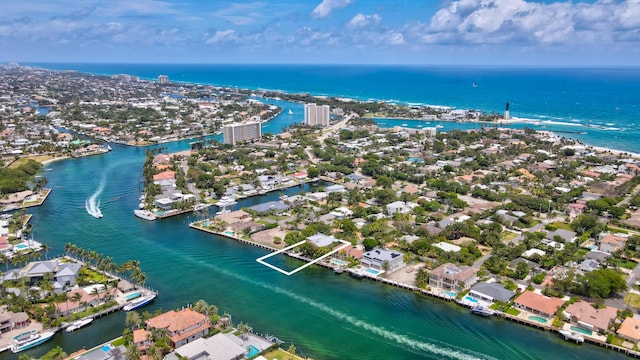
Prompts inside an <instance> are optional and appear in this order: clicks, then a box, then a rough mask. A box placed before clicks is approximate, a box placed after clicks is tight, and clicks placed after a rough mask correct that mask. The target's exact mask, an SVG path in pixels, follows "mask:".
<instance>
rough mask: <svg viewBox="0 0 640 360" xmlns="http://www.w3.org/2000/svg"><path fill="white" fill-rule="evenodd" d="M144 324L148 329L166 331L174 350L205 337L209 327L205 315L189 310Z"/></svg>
mask: <svg viewBox="0 0 640 360" xmlns="http://www.w3.org/2000/svg"><path fill="white" fill-rule="evenodd" d="M146 324H147V328H148V329H155V330H160V331H166V336H167V338H169V340H170V341H171V347H172V348H174V349H175V348H177V347H180V346H182V345H184V344H187V343H189V342H192V341H194V340H196V339H199V338H201V337H202V336H204V335H206V334H207V333H208V332H209V328H210V326H211V325H210V324H209V319H208V318H207V317H206V316H205V315H203V314H200V313H197V312H195V311H193V310H191V309H189V308H187V309H182V310H180V311H175V310H171V311H168V312H166V313H164V314H160V315H158V316H154V317H152V318H151V319H149V320H147V321H146Z"/></svg>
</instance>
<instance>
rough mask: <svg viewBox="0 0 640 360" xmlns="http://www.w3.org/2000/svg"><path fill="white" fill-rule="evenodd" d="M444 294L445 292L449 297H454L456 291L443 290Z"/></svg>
mask: <svg viewBox="0 0 640 360" xmlns="http://www.w3.org/2000/svg"><path fill="white" fill-rule="evenodd" d="M444 294H445V295H449V296H451V297H456V296H458V293H455V292H453V291H445V292H444Z"/></svg>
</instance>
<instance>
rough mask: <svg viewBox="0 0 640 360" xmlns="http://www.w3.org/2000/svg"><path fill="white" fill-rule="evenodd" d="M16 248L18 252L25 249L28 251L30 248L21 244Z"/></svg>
mask: <svg viewBox="0 0 640 360" xmlns="http://www.w3.org/2000/svg"><path fill="white" fill-rule="evenodd" d="M15 248H16V249H18V250H24V249H28V248H29V246H27V245H26V244H23V243H20V244H18V245H16V246H15Z"/></svg>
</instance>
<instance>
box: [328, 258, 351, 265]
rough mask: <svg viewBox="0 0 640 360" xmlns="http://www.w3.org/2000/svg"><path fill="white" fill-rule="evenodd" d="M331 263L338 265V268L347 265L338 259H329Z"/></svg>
mask: <svg viewBox="0 0 640 360" xmlns="http://www.w3.org/2000/svg"><path fill="white" fill-rule="evenodd" d="M331 263H333V264H335V265H338V266H345V265H347V262H346V261H342V260H340V259H331Z"/></svg>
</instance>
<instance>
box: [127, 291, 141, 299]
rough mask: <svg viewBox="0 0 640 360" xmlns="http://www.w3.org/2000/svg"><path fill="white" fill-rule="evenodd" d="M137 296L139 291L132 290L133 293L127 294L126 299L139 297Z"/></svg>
mask: <svg viewBox="0 0 640 360" xmlns="http://www.w3.org/2000/svg"><path fill="white" fill-rule="evenodd" d="M139 296H140V293H139V292H134V293H133V294H129V295H127V296H126V299H127V300H131V299H135V298H137V297H139Z"/></svg>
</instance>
